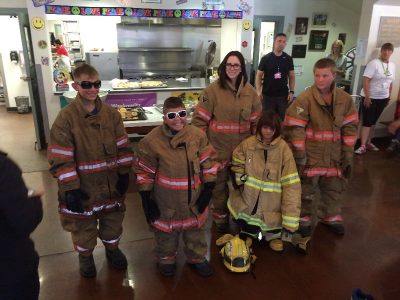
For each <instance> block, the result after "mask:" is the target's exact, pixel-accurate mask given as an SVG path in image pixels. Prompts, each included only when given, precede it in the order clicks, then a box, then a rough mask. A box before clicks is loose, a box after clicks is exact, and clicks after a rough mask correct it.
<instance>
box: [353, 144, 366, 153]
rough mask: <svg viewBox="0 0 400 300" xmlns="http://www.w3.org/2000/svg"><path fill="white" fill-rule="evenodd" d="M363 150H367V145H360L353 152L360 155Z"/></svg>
mask: <svg viewBox="0 0 400 300" xmlns="http://www.w3.org/2000/svg"><path fill="white" fill-rule="evenodd" d="M365 152H367V147H366V146H365V145H361V146H360V147H359V148H358V149H357V150H356V151H354V153H355V154H358V155H362V154H364V153H365Z"/></svg>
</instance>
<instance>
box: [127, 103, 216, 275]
mask: <svg viewBox="0 0 400 300" xmlns="http://www.w3.org/2000/svg"><path fill="white" fill-rule="evenodd" d="M163 113H164V116H163V120H164V124H163V125H161V126H159V127H157V128H155V129H153V130H152V131H151V132H150V133H149V134H147V135H146V136H145V137H144V138H143V139H142V140H141V141H140V142H139V145H138V150H137V153H136V156H137V157H136V161H135V164H134V170H135V173H136V176H137V183H138V184H139V191H140V195H141V197H142V204H143V210H144V213H145V216H146V219H147V222H148V223H149V224H150V226H151V228H152V231H153V232H154V237H155V241H156V249H155V252H156V256H157V259H158V270H159V272H160V273H161V274H162V275H164V276H173V275H175V271H176V255H177V251H178V243H179V239H180V235H183V241H184V243H185V246H184V252H185V254H186V262H187V263H188V264H189V265H190V266H191V267H192V268H193V269H194V270H195V271H196V272H197V273H198V274H199V275H201V276H204V277H207V276H210V275H211V274H212V268H211V266H210V264H209V262H208V261H207V259H206V258H205V256H206V254H207V242H206V237H205V231H204V224H205V222H206V220H207V216H208V204H209V202H210V199H211V192H212V190H213V188H214V186H215V183H214V182H215V180H216V177H217V170H218V167H219V164H218V163H217V162H215V161H214V157H215V155H216V152H215V150H214V148H213V147H212V146H211V145H210V144H209V142H208V139H207V136H206V134H205V133H204V132H203V131H202V130H200V129H199V128H196V127H194V126H192V125H188V124H187V112H186V109H185V106H184V104H183V102H182V100H181V99H179V98H177V97H170V98H168V99H166V100H165V102H164V106H163Z"/></svg>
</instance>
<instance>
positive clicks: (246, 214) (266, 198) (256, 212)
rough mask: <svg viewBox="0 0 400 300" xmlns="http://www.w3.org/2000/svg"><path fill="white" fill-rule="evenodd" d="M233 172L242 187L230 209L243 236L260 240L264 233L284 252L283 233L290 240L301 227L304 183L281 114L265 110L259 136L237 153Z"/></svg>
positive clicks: (272, 246) (233, 161)
mask: <svg viewBox="0 0 400 300" xmlns="http://www.w3.org/2000/svg"><path fill="white" fill-rule="evenodd" d="M232 171H233V172H234V173H235V180H236V184H237V185H238V186H239V187H240V189H239V190H238V191H236V192H235V193H233V194H232V196H231V197H230V199H229V201H228V208H229V211H230V212H231V214H232V216H233V218H234V220H235V221H236V222H237V223H238V224H239V227H240V230H241V231H240V237H241V238H243V239H245V238H246V236H250V237H252V238H254V239H257V238H258V236H259V234H260V233H261V234H262V235H263V236H264V238H265V239H266V240H267V241H268V242H269V245H270V247H271V249H272V250H274V251H283V242H282V236H285V237H286V236H288V237H289V239H290V237H292V236H293V233H294V232H295V231H296V230H297V228H298V226H299V216H300V203H301V185H300V178H299V175H298V173H297V169H296V162H295V160H294V158H293V154H292V151H291V150H290V148H289V146H288V144H287V143H286V142H285V141H284V140H283V139H282V137H281V121H280V118H279V115H278V114H276V113H275V112H274V111H272V110H267V111H264V112H263V114H262V116H261V118H260V120H259V121H258V124H257V128H256V135H255V136H251V137H249V138H247V139H246V140H244V141H243V142H241V143H240V145H239V146H238V147H236V149H235V151H234V152H233V158H232Z"/></svg>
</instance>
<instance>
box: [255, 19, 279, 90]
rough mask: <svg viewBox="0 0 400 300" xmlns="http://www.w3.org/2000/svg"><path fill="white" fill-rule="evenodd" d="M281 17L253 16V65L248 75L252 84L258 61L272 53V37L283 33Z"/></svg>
mask: <svg viewBox="0 0 400 300" xmlns="http://www.w3.org/2000/svg"><path fill="white" fill-rule="evenodd" d="M284 21H285V17H283V16H254V28H253V31H254V44H253V63H252V68H251V74H250V82H251V83H252V84H254V80H255V74H256V72H257V68H258V64H259V62H260V59H261V58H262V57H263V56H264V55H265V54H267V53H269V52H271V51H272V48H273V42H274V36H275V35H276V34H277V33H280V32H283V24H284Z"/></svg>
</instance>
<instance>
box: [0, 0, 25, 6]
mask: <svg viewBox="0 0 400 300" xmlns="http://www.w3.org/2000/svg"><path fill="white" fill-rule="evenodd" d="M0 7H4V8H24V7H26V0H13V1H5V0H1V1H0Z"/></svg>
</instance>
